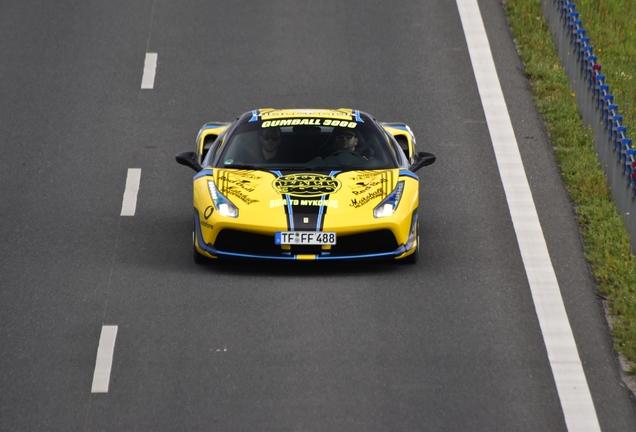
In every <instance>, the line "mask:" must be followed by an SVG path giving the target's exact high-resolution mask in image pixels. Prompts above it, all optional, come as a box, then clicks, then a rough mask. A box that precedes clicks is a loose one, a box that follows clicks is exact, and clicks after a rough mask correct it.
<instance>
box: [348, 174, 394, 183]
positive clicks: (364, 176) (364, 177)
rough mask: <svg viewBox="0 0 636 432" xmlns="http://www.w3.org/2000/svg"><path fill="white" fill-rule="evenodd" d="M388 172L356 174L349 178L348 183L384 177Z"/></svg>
mask: <svg viewBox="0 0 636 432" xmlns="http://www.w3.org/2000/svg"><path fill="white" fill-rule="evenodd" d="M389 173H390V171H382V172H377V171H372V172H366V173H365V172H362V173H358V174H356V175H354V176H352V177H349V181H351V182H360V181H364V180H369V179H370V178H375V177H380V176H383V177H384V176H386V175H387V174H389Z"/></svg>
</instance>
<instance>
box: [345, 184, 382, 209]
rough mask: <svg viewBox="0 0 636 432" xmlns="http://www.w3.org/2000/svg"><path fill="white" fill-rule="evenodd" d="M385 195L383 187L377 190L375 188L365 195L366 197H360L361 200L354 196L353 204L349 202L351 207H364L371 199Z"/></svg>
mask: <svg viewBox="0 0 636 432" xmlns="http://www.w3.org/2000/svg"><path fill="white" fill-rule="evenodd" d="M383 196H384V192H383V191H382V188H378V189H376V190H374V191H373V192H371V193H369V194H368V195H365V196H364V197H362V198H360V200H358V199H357V198H353V199H352V200H351V204H349V205H350V206H351V207H355V208H358V207H362V206H363V205H365V204H367V203H368V202H369V201H371V200H373V199H375V198H380V197H383Z"/></svg>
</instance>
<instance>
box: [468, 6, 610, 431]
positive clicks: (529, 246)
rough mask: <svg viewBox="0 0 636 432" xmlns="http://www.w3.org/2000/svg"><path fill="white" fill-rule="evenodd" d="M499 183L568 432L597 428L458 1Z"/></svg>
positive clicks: (485, 45) (503, 118) (536, 227)
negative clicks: (506, 202) (508, 211)
mask: <svg viewBox="0 0 636 432" xmlns="http://www.w3.org/2000/svg"><path fill="white" fill-rule="evenodd" d="M457 7H458V9H459V14H460V16H461V21H462V25H463V27H464V34H465V36H466V43H467V44H468V50H469V52H470V59H471V61H472V64H473V70H474V72H475V78H476V81H477V87H478V88H479V94H480V96H481V100H482V105H483V108H484V112H485V114H486V121H487V122H488V129H489V131H490V136H491V139H492V144H493V148H494V150H495V156H496V159H497V165H498V166H499V173H500V175H501V181H502V183H503V187H504V190H505V193H506V199H507V201H508V207H509V208H510V215H511V216H512V222H513V225H514V228H515V232H516V235H517V241H518V243H519V249H520V250H521V256H522V259H523V264H524V267H525V269H526V274H527V277H528V282H529V284H530V290H531V293H532V299H533V301H534V305H535V309H536V311H537V317H538V319H539V325H540V326H541V332H542V334H543V340H544V341H545V346H546V349H547V353H548V359H549V360H550V366H551V368H552V374H553V376H554V381H555V382H556V388H557V391H558V394H559V399H560V400H561V407H562V409H563V415H564V417H565V423H566V425H567V428H568V431H570V432H575V431H577V432H578V431H600V430H601V429H600V426H599V423H598V418H597V416H596V411H595V409H594V403H593V401H592V395H591V394H590V390H589V388H588V385H587V380H586V378H585V372H584V371H583V366H582V365H581V359H580V358H579V353H578V351H577V348H576V343H575V341H574V335H573V334H572V328H571V327H570V322H569V321H568V317H567V314H566V311H565V306H564V304H563V298H562V297H561V290H560V288H559V284H558V282H557V279H556V275H555V273H554V267H553V266H552V261H551V260H550V256H549V254H548V248H547V245H546V243H545V237H544V236H543V230H542V229H541V224H540V223H539V217H538V215H537V210H536V208H535V205H534V201H533V199H532V193H531V191H530V186H529V184H528V179H527V177H526V173H525V170H524V168H523V163H522V161H521V155H520V153H519V146H518V144H517V140H516V138H515V134H514V130H513V128H512V123H511V121H510V116H509V114H508V108H507V106H506V102H505V100H504V96H503V92H502V90H501V84H500V83H499V77H498V75H497V71H496V69H495V63H494V60H493V57H492V52H491V51H490V44H489V42H488V37H487V35H486V30H485V28H484V23H483V21H482V18H481V13H480V12H479V6H478V4H477V0H457Z"/></svg>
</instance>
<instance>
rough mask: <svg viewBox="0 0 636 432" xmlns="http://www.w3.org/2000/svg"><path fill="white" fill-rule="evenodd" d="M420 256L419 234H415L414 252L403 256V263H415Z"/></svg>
mask: <svg viewBox="0 0 636 432" xmlns="http://www.w3.org/2000/svg"><path fill="white" fill-rule="evenodd" d="M419 258H420V236H419V235H418V236H417V246H415V252H413V253H412V254H411V255H409V256H407V257H406V258H404V259H403V260H402V261H404V264H416V263H417V260H418V259H419Z"/></svg>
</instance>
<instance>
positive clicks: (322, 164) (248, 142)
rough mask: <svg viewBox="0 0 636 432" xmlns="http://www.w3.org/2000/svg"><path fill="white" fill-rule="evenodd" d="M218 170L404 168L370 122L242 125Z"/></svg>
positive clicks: (228, 144)
mask: <svg viewBox="0 0 636 432" xmlns="http://www.w3.org/2000/svg"><path fill="white" fill-rule="evenodd" d="M216 166H218V167H226V168H245V169H277V170H278V169H281V170H284V169H310V170H343V171H344V170H358V169H386V168H396V167H397V166H398V165H397V161H396V160H395V157H394V155H393V153H392V151H391V149H390V147H389V143H388V142H387V139H386V137H385V135H384V131H382V130H381V129H380V128H379V127H378V126H377V125H376V124H375V123H373V122H372V121H371V120H370V119H368V121H366V122H353V121H346V120H333V119H325V118H300V119H299V118H286V119H278V120H265V121H263V120H262V119H258V121H253V120H252V121H244V122H242V123H240V124H238V125H237V126H236V127H235V128H234V130H233V131H232V132H231V135H230V136H229V137H228V138H227V141H226V143H225V144H224V145H223V148H222V149H221V155H220V157H219V158H218V159H217V163H216Z"/></svg>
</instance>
